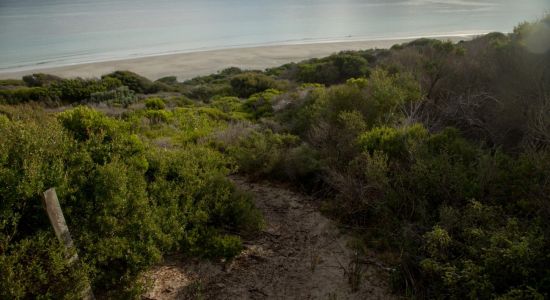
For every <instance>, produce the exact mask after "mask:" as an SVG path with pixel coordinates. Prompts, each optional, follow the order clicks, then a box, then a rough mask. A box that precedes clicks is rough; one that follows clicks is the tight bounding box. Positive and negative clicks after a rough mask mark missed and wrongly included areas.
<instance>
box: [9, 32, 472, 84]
mask: <svg viewBox="0 0 550 300" xmlns="http://www.w3.org/2000/svg"><path fill="white" fill-rule="evenodd" d="M472 37H473V36H472V35H464V36H446V37H438V39H442V40H451V41H454V42H457V41H460V40H467V39H470V38H472ZM411 40H413V39H383V40H371V41H354V42H330V43H315V44H300V45H275V46H260V47H250V48H230V49H222V50H210V51H201V52H192V53H179V54H167V55H159V56H149V57H142V58H133V59H124V60H114V61H104V62H95V63H85V64H78V65H70V66H61V67H46V68H35V69H27V70H15V71H3V72H0V79H6V78H20V77H22V76H23V75H27V74H32V73H37V72H40V73H49V74H54V75H58V76H62V77H85V78H88V77H99V76H101V75H102V74H107V73H110V72H113V71H115V70H129V71H133V72H136V73H138V74H141V75H143V76H145V77H148V78H150V79H153V80H155V79H158V78H161V77H164V76H172V75H175V76H177V77H178V80H185V79H190V78H193V77H195V76H199V75H208V74H212V73H215V72H217V71H220V70H223V69H225V68H228V67H233V66H234V67H239V68H242V69H265V68H269V67H275V66H279V65H282V64H285V63H289V62H298V61H301V60H304V59H308V58H313V57H322V56H326V55H330V54H332V53H335V52H338V51H343V50H359V49H370V48H389V47H391V46H392V45H394V44H399V43H404V42H408V41H411Z"/></svg>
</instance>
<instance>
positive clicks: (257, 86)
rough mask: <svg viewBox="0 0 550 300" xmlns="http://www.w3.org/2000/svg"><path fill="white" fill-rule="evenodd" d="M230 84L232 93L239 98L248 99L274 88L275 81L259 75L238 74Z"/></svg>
mask: <svg viewBox="0 0 550 300" xmlns="http://www.w3.org/2000/svg"><path fill="white" fill-rule="evenodd" d="M230 83H231V87H232V88H233V91H234V93H235V94H236V95H237V96H239V97H241V98H248V97H250V96H252V95H253V94H256V93H260V92H263V91H265V90H267V89H271V88H276V84H275V80H274V79H273V78H271V77H269V76H267V75H264V74H261V73H243V74H239V75H236V76H235V77H233V78H232V79H231V81H230Z"/></svg>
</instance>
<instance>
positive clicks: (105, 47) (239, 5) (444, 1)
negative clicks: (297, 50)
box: [0, 0, 550, 72]
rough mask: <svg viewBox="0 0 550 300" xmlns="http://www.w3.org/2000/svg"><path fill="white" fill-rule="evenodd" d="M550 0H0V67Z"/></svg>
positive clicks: (542, 6) (403, 28)
mask: <svg viewBox="0 0 550 300" xmlns="http://www.w3.org/2000/svg"><path fill="white" fill-rule="evenodd" d="M549 11H550V0H521V1H518V0H154V1H153V0H0V72H2V71H4V72H6V71H13V70H18V69H24V68H33V67H36V66H42V67H44V66H59V65H70V64H78V63H84V62H94V61H104V60H112V59H121V58H132V57H143V56H151V55H158V54H167V53H178V52H192V51H200V50H207V49H220V48H231V47H247V46H257V45H269V44H299V43H314V42H330V41H352V40H368V39H380V38H390V39H391V38H405V37H419V36H438V35H461V34H472V33H474V34H477V33H485V32H490V31H501V32H510V31H512V30H513V28H514V26H515V25H517V24H518V23H519V22H522V21H529V20H534V19H537V18H540V17H542V16H543V15H544V13H545V12H549Z"/></svg>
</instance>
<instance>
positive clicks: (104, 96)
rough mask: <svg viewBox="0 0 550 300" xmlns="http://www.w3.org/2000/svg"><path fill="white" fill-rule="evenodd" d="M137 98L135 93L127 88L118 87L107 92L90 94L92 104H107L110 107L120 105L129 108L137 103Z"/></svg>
mask: <svg viewBox="0 0 550 300" xmlns="http://www.w3.org/2000/svg"><path fill="white" fill-rule="evenodd" d="M136 100H137V97H136V95H135V93H134V91H132V90H130V89H128V87H126V86H121V87H117V88H115V89H112V90H108V91H105V92H95V93H92V94H90V101H89V102H90V103H106V104H110V105H113V106H115V105H120V106H123V107H128V105H130V104H133V103H135V102H136Z"/></svg>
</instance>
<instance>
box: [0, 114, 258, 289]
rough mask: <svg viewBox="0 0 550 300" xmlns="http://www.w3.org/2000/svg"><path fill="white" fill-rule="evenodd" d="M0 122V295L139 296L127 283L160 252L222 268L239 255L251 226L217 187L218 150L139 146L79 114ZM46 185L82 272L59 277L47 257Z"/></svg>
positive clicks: (109, 123) (58, 260)
mask: <svg viewBox="0 0 550 300" xmlns="http://www.w3.org/2000/svg"><path fill="white" fill-rule="evenodd" d="M2 120H3V121H2V122H1V123H0V134H1V135H2V136H3V139H1V140H0V150H1V151H0V153H1V154H0V191H1V192H2V193H3V196H2V199H1V201H0V216H1V220H2V222H0V273H1V275H2V278H3V279H5V280H3V281H2V283H0V285H1V287H2V292H1V293H3V294H2V295H3V296H4V297H7V298H17V297H23V298H33V297H37V296H39V295H42V296H45V297H46V298H59V297H71V295H74V293H76V292H77V291H79V290H81V287H82V282H83V280H84V279H85V278H86V277H87V276H89V277H90V278H91V279H92V285H93V288H94V290H95V291H101V293H100V294H101V296H102V297H108V298H134V297H138V296H139V295H140V293H141V286H140V284H139V282H138V281H137V278H138V277H139V275H140V273H141V272H142V271H144V270H146V269H147V268H149V267H150V266H152V265H153V264H155V263H157V262H159V261H160V259H161V257H162V255H163V253H166V252H172V251H181V252H183V253H186V254H188V255H196V256H206V257H220V256H221V257H225V258H229V257H231V256H233V255H235V254H237V253H238V252H239V251H240V247H241V246H240V239H239V237H238V234H247V233H252V232H254V231H256V230H258V228H259V227H260V226H261V224H262V222H261V216H260V215H259V213H258V212H257V211H256V210H255V209H254V206H253V202H252V199H251V198H250V197H249V196H248V195H246V194H242V193H240V192H238V191H237V190H236V189H235V187H234V186H233V184H232V183H231V182H230V181H229V180H228V179H227V178H226V177H225V176H226V175H227V173H228V172H229V169H227V167H226V166H227V163H226V160H225V158H224V157H223V156H222V155H221V154H220V153H219V152H217V151H214V150H212V149H209V148H205V147H201V146H196V145H193V144H187V145H185V146H184V148H181V149H173V150H170V151H168V150H166V149H164V150H160V149H155V148H150V147H149V146H146V145H145V144H143V142H142V141H141V140H140V139H139V138H138V137H137V136H136V135H133V134H131V132H130V131H129V130H130V126H129V124H127V123H125V122H124V121H120V120H115V119H111V118H109V117H106V116H105V115H103V114H101V113H99V112H97V111H95V110H93V109H90V108H87V107H77V108H74V109H72V110H67V111H65V112H63V113H60V114H59V115H58V116H57V118H51V117H50V116H47V115H44V114H42V115H40V114H37V117H33V116H31V117H30V118H28V119H21V120H19V121H12V120H10V119H8V118H6V117H3V118H2ZM49 187H56V190H57V192H58V196H59V199H60V202H61V206H62V208H63V211H64V214H65V217H66V220H67V223H68V226H69V228H70V230H71V235H72V236H73V239H74V242H75V245H76V248H77V250H78V252H79V255H80V257H81V260H82V262H83V266H84V268H78V269H72V268H69V266H67V265H66V263H65V262H64V257H62V256H61V255H60V254H59V252H58V250H59V249H58V247H59V246H58V245H59V244H58V242H57V241H56V240H55V238H54V237H53V235H52V234H51V226H50V225H49V222H48V220H47V217H46V215H45V213H44V212H43V210H42V208H41V207H40V202H41V201H40V198H41V197H42V196H41V195H42V192H43V191H44V190H46V189H47V188H49ZM45 232H50V233H49V234H45ZM229 232H230V233H231V234H229ZM38 249H41V250H38ZM71 293H73V294H71Z"/></svg>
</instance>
